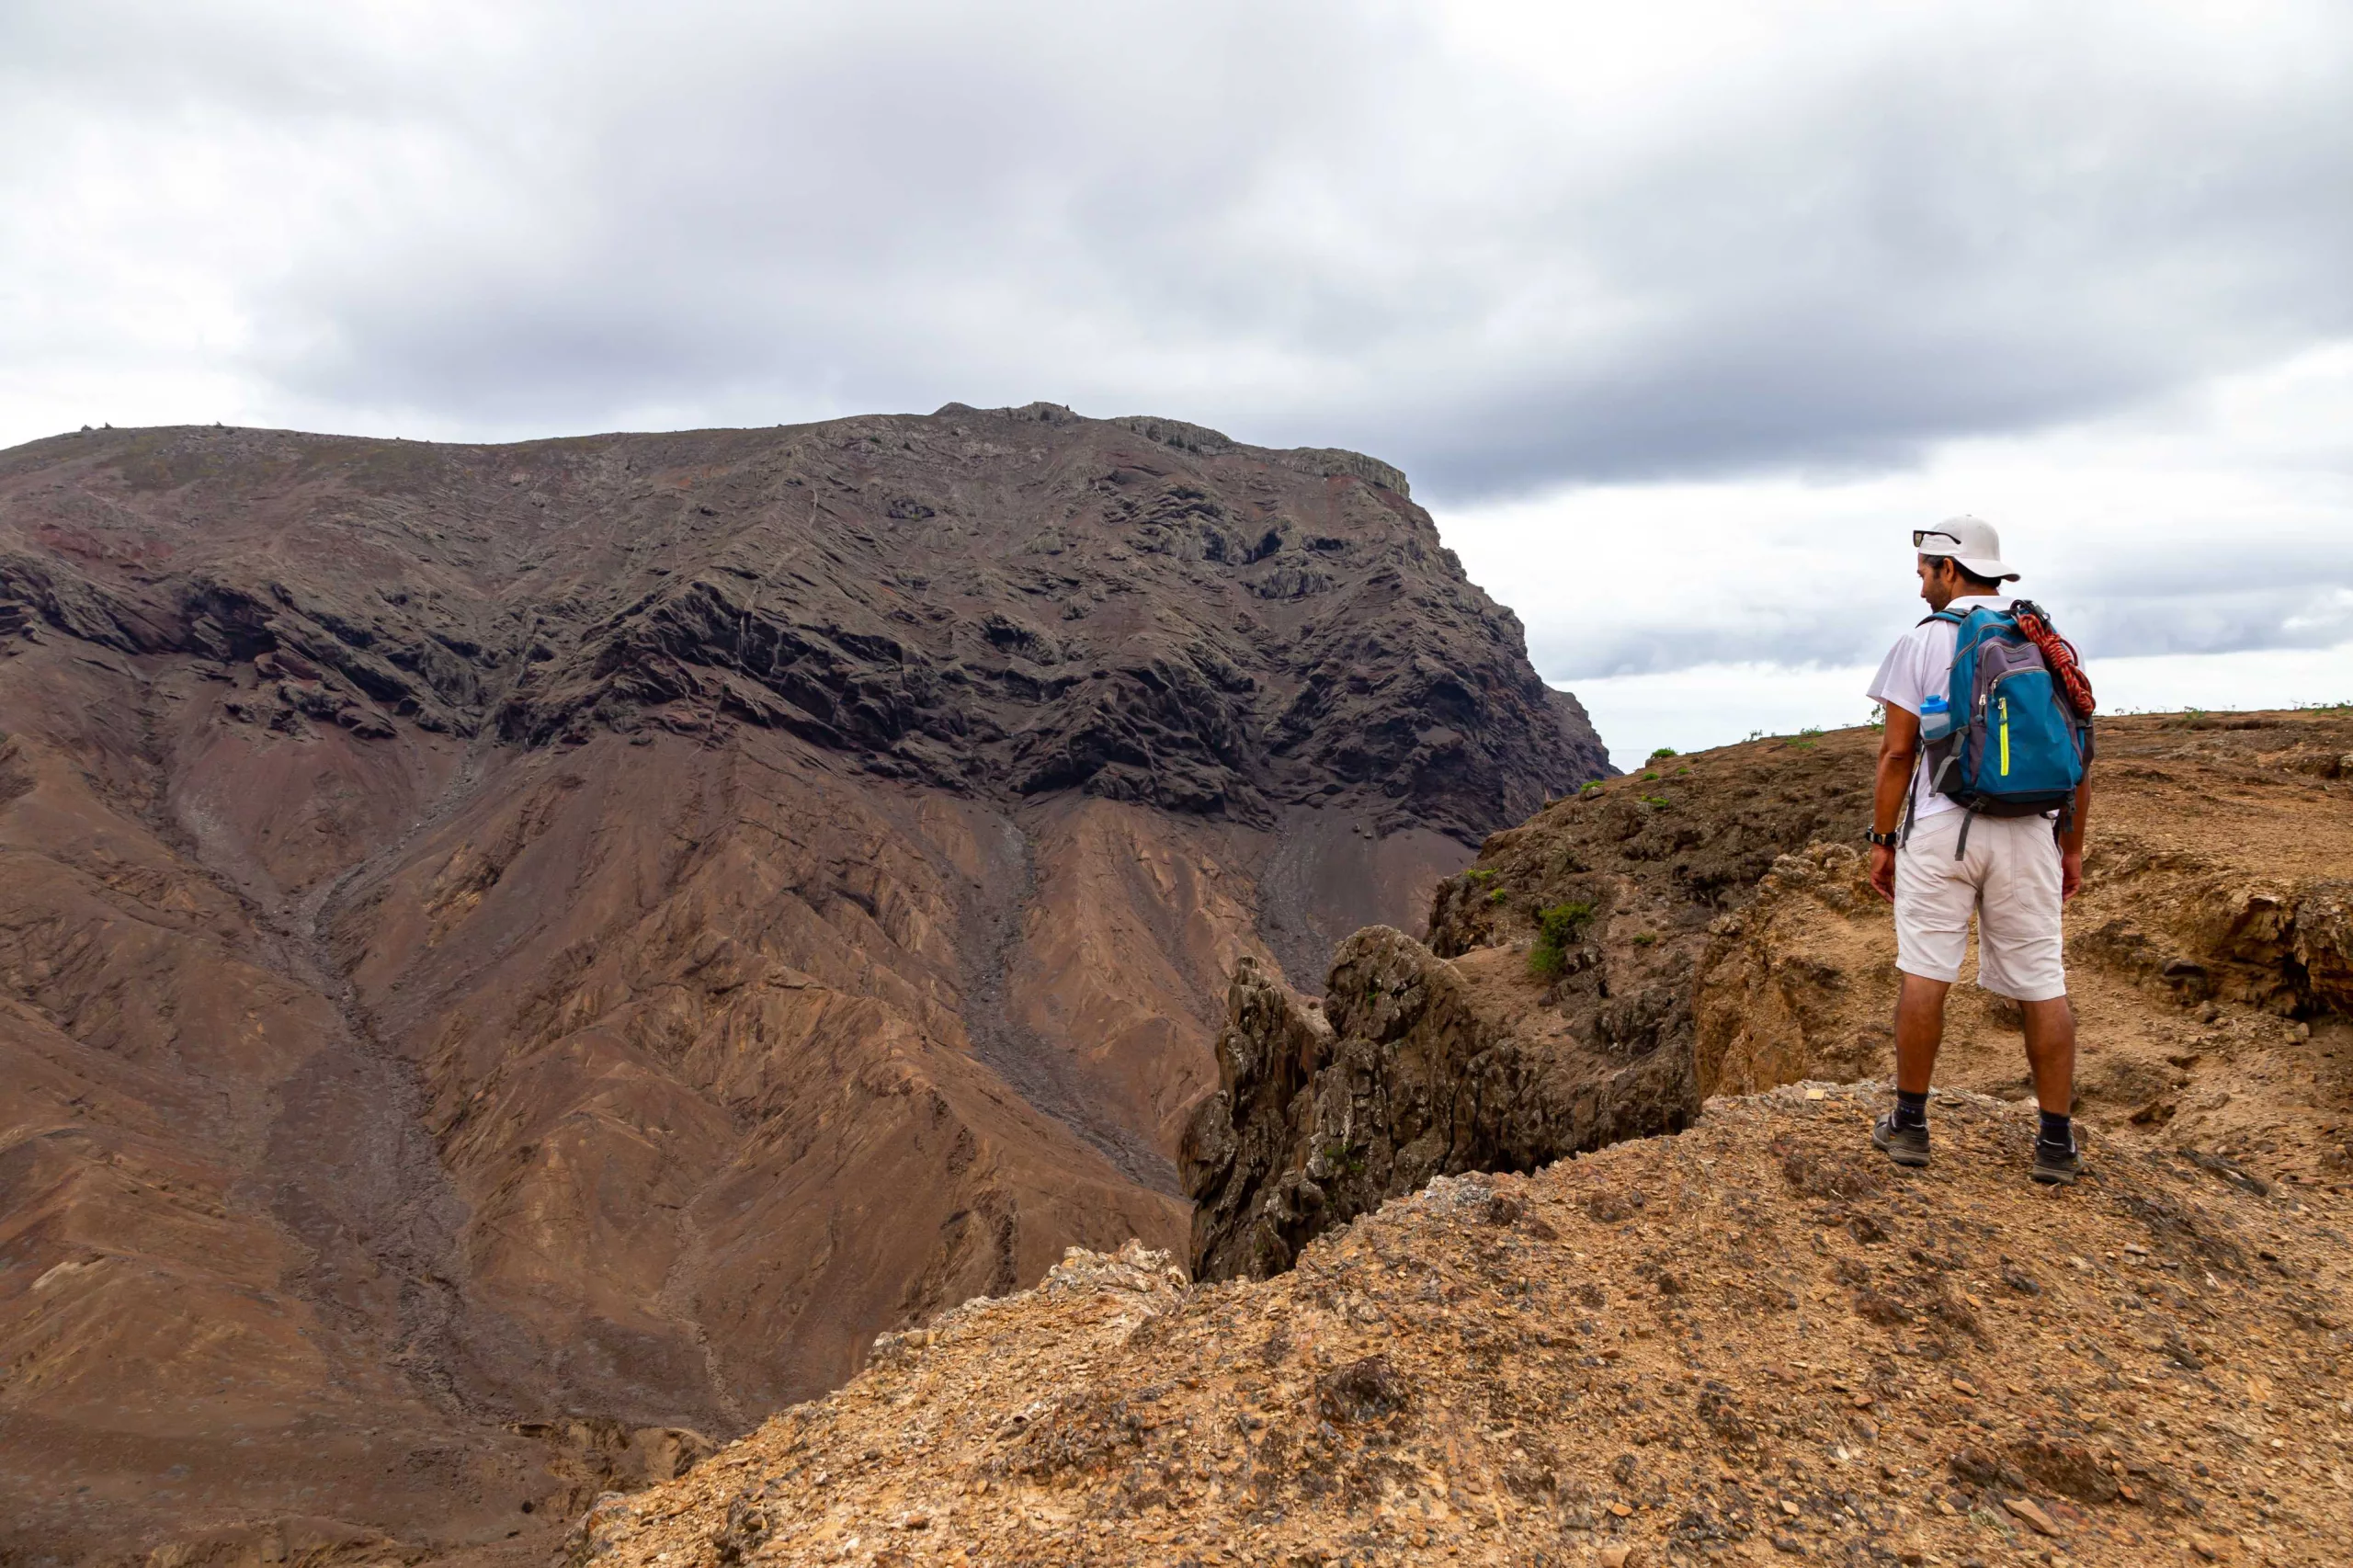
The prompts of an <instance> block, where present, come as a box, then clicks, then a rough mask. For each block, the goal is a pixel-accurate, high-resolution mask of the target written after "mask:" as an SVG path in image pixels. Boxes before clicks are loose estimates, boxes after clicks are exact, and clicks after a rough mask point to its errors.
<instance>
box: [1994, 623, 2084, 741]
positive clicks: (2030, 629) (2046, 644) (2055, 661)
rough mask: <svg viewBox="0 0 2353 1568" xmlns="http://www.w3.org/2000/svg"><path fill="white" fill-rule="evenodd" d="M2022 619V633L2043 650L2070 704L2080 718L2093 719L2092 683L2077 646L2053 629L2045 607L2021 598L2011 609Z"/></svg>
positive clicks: (2054, 677) (2020, 627) (2053, 676)
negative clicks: (2044, 610)
mask: <svg viewBox="0 0 2353 1568" xmlns="http://www.w3.org/2000/svg"><path fill="white" fill-rule="evenodd" d="M2010 613H2011V614H2012V615H2014V616H2016V617H2017V618H2018V631H2019V632H2020V634H2022V635H2023V636H2024V637H2025V638H2026V640H2027V641H2028V642H2031V643H2033V644H2034V645H2035V646H2036V647H2038V648H2040V649H2041V650H2042V657H2043V659H2044V660H2045V661H2046V662H2047V663H2048V664H2049V665H2051V676H2052V679H2054V680H2056V681H2057V682H2058V683H2059V689H2060V690H2062V691H2063V692H2065V693H2066V694H2067V701H2068V703H2069V705H2070V706H2072V707H2073V708H2074V709H2075V713H2076V715H2077V716H2078V717H2079V718H2085V719H2088V718H2090V717H2091V716H2092V681H2091V677H2090V676H2087V675H2086V674H2084V662H2083V660H2082V659H2080V658H2078V657H2077V656H2076V653H2075V644H2074V643H2073V642H2068V641H2067V640H2066V639H2065V638H2064V637H2062V636H2060V635H2059V633H2057V632H2056V631H2052V630H2051V618H2050V617H2049V616H2047V615H2045V614H2044V613H2043V609H2042V607H2041V606H2040V605H2039V604H2036V603H2034V602H2033V601H2031V600H2029V599H2020V600H2018V603H2016V604H2014V605H2012V606H2011V607H2010Z"/></svg>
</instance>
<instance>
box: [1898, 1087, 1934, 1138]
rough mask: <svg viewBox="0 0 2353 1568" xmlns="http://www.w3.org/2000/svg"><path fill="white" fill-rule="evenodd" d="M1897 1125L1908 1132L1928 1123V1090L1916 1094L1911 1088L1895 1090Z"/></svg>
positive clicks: (1923, 1126) (1921, 1127)
mask: <svg viewBox="0 0 2353 1568" xmlns="http://www.w3.org/2000/svg"><path fill="white" fill-rule="evenodd" d="M1895 1125H1896V1126H1898V1127H1900V1128H1902V1129H1904V1131H1906V1132H1916V1131H1920V1130H1921V1129H1923V1128H1925V1127H1927V1125H1928V1091H1927V1090H1926V1089H1922V1090H1921V1091H1920V1092H1919V1093H1918V1094H1916V1095H1915V1094H1914V1093H1913V1092H1912V1091H1911V1090H1909V1089H1898V1090H1896V1091H1895Z"/></svg>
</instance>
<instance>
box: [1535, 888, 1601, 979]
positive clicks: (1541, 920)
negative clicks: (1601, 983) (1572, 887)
mask: <svg viewBox="0 0 2353 1568" xmlns="http://www.w3.org/2000/svg"><path fill="white" fill-rule="evenodd" d="M1592 923H1593V901H1592V900H1590V899H1582V898H1573V899H1570V900H1568V901H1567V902H1566V903H1556V904H1554V905H1553V906H1552V908H1550V909H1547V910H1545V911H1544V912H1543V913H1541V914H1540V915H1537V917H1536V945H1535V946H1534V947H1532V948H1530V949H1528V972H1529V973H1530V974H1532V975H1534V976H1536V977H1537V978H1538V979H1540V980H1551V979H1552V978H1553V977H1555V976H1556V975H1558V974H1559V973H1560V972H1561V971H1563V970H1564V969H1566V968H1568V966H1569V955H1568V949H1569V944H1570V943H1572V942H1574V941H1575V940H1576V939H1577V937H1578V936H1579V935H1580V934H1581V933H1583V931H1584V930H1585V928H1586V926H1589V925H1591V924H1592Z"/></svg>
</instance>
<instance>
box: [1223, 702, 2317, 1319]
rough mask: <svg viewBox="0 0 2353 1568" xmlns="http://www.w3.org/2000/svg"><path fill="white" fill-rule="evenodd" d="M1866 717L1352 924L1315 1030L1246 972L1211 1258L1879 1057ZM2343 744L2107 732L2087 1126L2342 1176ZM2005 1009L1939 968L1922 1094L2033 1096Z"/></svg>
mask: <svg viewBox="0 0 2353 1568" xmlns="http://www.w3.org/2000/svg"><path fill="white" fill-rule="evenodd" d="M1878 739H1879V736H1878V733H1877V732H1875V731H1871V730H1850V731H1842V732H1837V733H1829V734H1815V735H1799V736H1792V737H1780V738H1774V739H1768V740H1760V741H1756V742H1752V743H1750V744H1745V745H1740V746H1733V747H1726V748H1724V749H1722V750H1721V751H1716V752H1709V753H1704V754H1701V755H1699V756H1688V757H1673V756H1667V757H1659V758H1654V759H1653V763H1652V766H1651V767H1648V768H1646V769H1644V770H1643V772H1642V773H1641V774H1640V775H1638V776H1635V777H1632V778H1624V779H1617V780H1611V781H1609V782H1608V783H1606V784H1602V785H1597V786H1594V787H1592V788H1590V789H1588V790H1586V791H1583V792H1581V793H1580V794H1579V795H1578V796H1577V797H1576V798H1574V799H1570V800H1563V801H1556V802H1554V803H1553V804H1552V805H1551V806H1549V807H1547V808H1546V809H1545V810H1544V811H1543V812H1540V813H1539V814H1538V815H1537V816H1536V817H1535V818H1533V819H1531V820H1530V821H1529V822H1528V823H1526V824H1522V825H1521V826H1519V827H1517V828H1514V829H1511V830H1508V831H1506V832H1503V833H1499V834H1496V835H1493V836H1492V837H1490V838H1489V839H1488V840H1487V842H1486V845H1485V846H1484V848H1483V851H1482V853H1481V855H1480V858H1479V860H1478V862H1477V863H1476V864H1475V865H1473V866H1472V867H1471V868H1470V869H1467V870H1465V871H1463V872H1462V873H1461V874H1460V875H1458V876H1456V877H1453V878H1450V879H1449V880H1447V881H1444V882H1442V883H1441V884H1440V885H1439V887H1438V892H1437V894H1436V896H1435V898H1434V900H1433V904H1432V911H1431V915H1430V926H1429V949H1428V950H1427V951H1426V950H1425V949H1422V948H1421V947H1420V946H1419V945H1417V944H1415V943H1412V942H1410V941H1408V940H1407V939H1406V938H1404V937H1401V936H1399V935H1398V934H1397V933H1395V932H1394V931H1383V930H1373V931H1367V932H1364V933H1361V934H1360V935H1359V936H1358V937H1356V938H1354V939H1352V940H1351V941H1349V942H1347V943H1346V944H1344V945H1343V947H1342V948H1341V949H1340V951H1341V955H1342V960H1343V962H1342V964H1341V965H1340V966H1338V967H1336V969H1335V971H1334V972H1333V976H1332V980H1331V983H1330V989H1329V994H1328V995H1327V996H1326V998H1325V999H1324V1004H1323V1006H1324V1009H1325V1010H1326V1012H1328V1022H1327V1021H1326V1017H1325V1016H1324V1014H1319V1013H1318V1012H1317V1011H1316V1010H1315V1009H1314V1008H1313V1007H1311V1006H1306V1005H1304V1004H1302V1003H1301V1002H1300V1001H1299V1000H1298V999H1296V998H1294V997H1291V996H1290V995H1289V994H1288V993H1287V992H1286V991H1285V989H1284V988H1283V987H1282V986H1281V985H1280V984H1279V983H1276V982H1274V981H1273V980H1271V979H1270V978H1269V977H1267V976H1266V975H1264V974H1262V973H1259V972H1257V971H1246V970H1245V971H1242V972H1240V973H1238V974H1237V975H1236V977H1235V981H1234V984H1233V988H1232V991H1231V993H1230V994H1229V1003H1228V1021H1227V1025H1226V1028H1225V1031H1224V1032H1223V1033H1222V1035H1221V1036H1220V1038H1219V1045H1218V1059H1219V1070H1220V1089H1219V1092H1218V1093H1217V1094H1216V1095H1214V1096H1211V1097H1210V1098H1209V1099H1208V1100H1206V1101H1205V1102H1204V1104H1203V1105H1202V1107H1201V1108H1200V1110H1199V1113H1198V1114H1197V1116H1196V1118H1195V1120H1194V1121H1193V1123H1192V1127H1191V1130H1190V1132H1189V1134H1188V1142H1187V1144H1186V1147H1185V1151H1184V1156H1185V1161H1186V1165H1185V1171H1186V1176H1187V1181H1188V1191H1189V1192H1190V1193H1191V1194H1192V1196H1193V1197H1194V1198H1195V1199H1197V1205H1198V1206H1197V1208H1196V1210H1195V1211H1194V1222H1193V1241H1194V1260H1195V1266H1196V1267H1197V1268H1198V1269H1199V1270H1200V1271H1201V1272H1202V1273H1203V1274H1204V1275H1205V1276H1208V1277H1217V1278H1222V1277H1225V1276H1230V1275H1236V1274H1254V1275H1255V1274H1265V1273H1267V1272H1269V1271H1272V1270H1277V1269H1280V1268H1282V1267H1287V1266H1288V1264H1289V1261H1290V1259H1291V1258H1292V1257H1294V1256H1297V1254H1298V1251H1299V1248H1300V1247H1301V1245H1302V1243H1303V1242H1304V1241H1305V1240H1306V1239H1307V1238H1309V1237H1312V1236H1313V1235H1315V1234H1318V1233H1321V1232H1323V1231H1324V1230H1327V1229H1330V1228H1332V1227H1333V1226H1336V1225H1339V1224H1343V1223H1346V1222H1347V1221H1349V1220H1350V1219H1352V1218H1354V1217H1355V1216H1357V1215H1358V1214H1361V1213H1364V1212H1366V1211H1367V1210H1370V1209H1371V1208H1374V1207H1377V1206H1378V1205H1379V1203H1380V1202H1381V1200H1382V1199H1385V1198H1389V1197H1393V1196H1396V1195H1398V1194H1401V1193H1404V1192H1408V1191H1411V1190H1413V1188H1414V1187H1415V1185H1416V1184H1417V1183H1419V1182H1421V1181H1424V1180H1427V1179H1428V1177H1429V1176H1432V1175H1434V1174H1437V1173H1438V1172H1441V1171H1463V1170H1474V1169H1493V1170H1526V1169H1529V1168H1532V1167H1533V1165H1538V1164H1541V1163H1542V1162H1544V1161H1546V1160H1550V1159H1557V1158H1559V1157H1561V1156H1563V1155H1565V1154H1567V1153H1573V1152H1575V1151H1576V1150H1579V1149H1583V1148H1589V1147H1592V1146H1593V1144H1594V1142H1596V1141H1598V1140H1603V1139H1608V1138H1617V1137H1625V1136H1630V1135H1635V1134H1640V1133H1643V1132H1648V1131H1659V1130H1662V1129H1664V1128H1666V1127H1670V1126H1674V1125H1679V1124H1680V1121H1679V1120H1678V1118H1688V1114H1689V1108H1691V1107H1694V1106H1696V1105H1697V1104H1698V1102H1699V1099H1701V1098H1702V1097H1704V1096H1713V1095H1720V1094H1742V1093H1753V1092H1757V1091H1760V1090H1765V1089H1769V1088H1771V1087H1773V1086H1775V1085H1781V1084H1788V1083H1791V1082H1795V1081H1798V1080H1801V1079H1809V1078H1811V1079H1828V1080H1832V1081H1840V1082H1843V1081H1849V1080H1853V1079H1858V1078H1865V1077H1883V1076H1887V1075H1890V1074H1892V1072H1893V1030H1892V1028H1891V1023H1890V1021H1891V1019H1892V1017H1893V1009H1894V1003H1895V994H1896V990H1897V984H1898V977H1897V975H1896V971H1895V967H1894V958H1895V952H1894V937H1893V928H1892V925H1891V922H1890V920H1889V916H1888V910H1887V905H1886V904H1885V903H1883V902H1882V901H1881V899H1880V898H1879V896H1878V895H1877V894H1876V893H1875V892H1872V890H1871V888H1870V883H1869V881H1868V876H1867V872H1868V861H1867V859H1866V857H1865V855H1864V853H1863V851H1862V848H1861V846H1860V845H1859V843H1858V842H1857V841H1858V840H1859V837H1860V835H1861V833H1862V830H1863V827H1864V826H1865V825H1866V822H1865V818H1866V813H1867V812H1868V810H1869V805H1870V794H1869V791H1870V780H1871V777H1872V773H1871V763H1872V757H1873V756H1874V754H1875V752H1876V749H1877V743H1878ZM2348 746H2353V718H2348V717H2347V715H2345V714H2342V713H2336V712H2312V713H2302V714H2275V715H2249V716H2243V717H2235V718H2232V719H2229V720H2215V719H2211V718H2207V717H2201V716H2185V717H2143V718H2128V719H2115V720H2105V721H2103V722H2102V729H2101V748H2102V749H2101V762H2100V765H2099V772H2098V776H2097V780H2096V793H2095V798H2094V804H2093V808H2092V810H2093V816H2092V824H2093V832H2092V841H2091V849H2090V853H2089V854H2088V856H2087V858H2086V882H2085V887H2084V890H2083V892H2081V893H2080V894H2079V895H2078V896H2077V898H2076V899H2075V902H2074V903H2073V904H2072V905H2071V906H2070V908H2069V912H2068V915H2067V929H2068V963H2069V968H2070V993H2071V995H2072V997H2073V999H2074V1001H2075V1006H2076V1010H2077V1013H2078V1015H2079V1017H2080V1018H2081V1019H2082V1034H2083V1044H2082V1047H2081V1054H2080V1056H2079V1061H2078V1073H2077V1085H2078V1095H2079V1099H2078V1106H2077V1108H2078V1112H2079V1114H2081V1115H2082V1116H2083V1117H2084V1118H2086V1120H2087V1121H2088V1122H2090V1123H2091V1124H2093V1125H2095V1126H2100V1125H2105V1126H2109V1127H2118V1126H2137V1127H2142V1128H2165V1129H2167V1130H2168V1135H2169V1136H2171V1137H2173V1138H2175V1139H2177V1140H2180V1141H2183V1142H2189V1141H2202V1142H2207V1143H2216V1144H2222V1145H2224V1146H2228V1147H2232V1148H2245V1147H2248V1146H2253V1147H2256V1148H2258V1149H2266V1150H2273V1151H2279V1150H2284V1149H2286V1148H2289V1147H2291V1146H2294V1145H2296V1144H2298V1143H2302V1144H2303V1145H2304V1146H2305V1147H2306V1149H2307V1150H2308V1152H2309V1153H2310V1155H2311V1158H2312V1161H2313V1162H2314V1163H2313V1164H2312V1165H2308V1166H2307V1167H2306V1168H2308V1169H2311V1170H2313V1171H2314V1172H2315V1173H2316V1174H2325V1173H2326V1172H2329V1171H2335V1170H2338V1169H2342V1168H2347V1167H2348V1166H2353V1153H2348V1152H2347V1148H2346V1145H2345V1138H2344V1132H2343V1128H2344V1125H2345V1124H2344V1122H2343V1120H2342V1119H2341V1118H2340V1116H2339V1114H2338V1112H2337V1110H2336V1108H2335V1107H2336V1095H2337V1094H2338V1093H2339V1092H2340V1091H2337V1090H2335V1089H2330V1088H2326V1087H2324V1086H2323V1085H2326V1084H2328V1083H2329V1082H2330V1081H2331V1076H2332V1074H2331V1069H2330V1068H2329V1067H2328V1066H2327V1064H2328V1063H2330V1062H2334V1061H2335V1060H2336V1057H2334V1056H2333V1055H2331V1054H2330V1051H2332V1050H2334V1049H2336V1048H2335V1047H2329V1048H2323V1047H2321V1046H2318V1045H2316V1044H2314V1043H2313V1041H2314V1040H2315V1039H2316V1038H2317V1037H2316V1034H2315V1031H2320V1032H2321V1033H2323V1034H2330V1035H2331V1038H2335V1039H2340V1040H2341V1039H2343V1038H2344V1037H2343V1036H2342V1035H2340V1034H2333V1033H2332V1031H2337V1030H2343V1029H2345V1028H2346V1027H2347V1026H2345V1025H2344V1024H2343V1022H2342V1021H2341V1020H2343V1018H2344V1017H2346V1014H2347V995H2348V992H2347V974H2348V972H2353V971H2348V965H2347V959H2346V954H2347V952H2348V950H2353V948H2348V939H2347V915H2346V910H2347V896H2346V889H2347V886H2348V879H2349V878H2353V811H2348V810H2347V805H2348V804H2353V777H2348V773H2347V767H2346V766H2345V764H2344V762H2343V760H2342V759H2343V758H2344V756H2346V755H2347V749H2348ZM1343 971H1345V972H1343ZM1383 998H1394V999H1395V1000H1394V1001H1393V1002H1391V1001H1384V1000H1382V999H1383ZM2019 1028H2020V1015H2019V1012H2018V1007H2017V1006H2016V1005H2015V1004H2014V1003H2010V1002H2008V1001H2006V999H2004V998H2001V997H1996V996H1993V995H1990V994H1987V993H1984V992H1983V991H1980V990H1979V989H1977V987H1976V986H1974V985H1973V984H1969V983H1963V984H1961V985H1960V986H1957V987H1956V988H1955V989H1954V991H1953V993H1952V994H1951V997H1950V999H1949V1004H1948V1011H1947V1028H1946V1044H1945V1049H1944V1052H1943V1054H1942V1056H1941V1057H1940V1060H1939V1078H1938V1082H1939V1084H1940V1085H1946V1086H1960V1087H1968V1088H1974V1089H1978V1090H1982V1091H1987V1092H1992V1093H1997V1094H2001V1095H2004V1096H2023V1095H2025V1094H2026V1093H2027V1092H2028V1087H2029V1085H2028V1082H2027V1077H2026V1072H2025V1062H2024V1060H2023V1054H2022V1051H2021V1050H2020V1047H2019V1040H2018V1030H2019ZM2315 1127H2317V1129H2318V1131H2317V1134H2315V1132H2314V1131H2313V1130H2314V1129H2315ZM2330 1161H2334V1162H2336V1164H2334V1165H2331V1164H2328V1163H2327V1162H2330Z"/></svg>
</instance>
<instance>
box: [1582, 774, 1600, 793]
mask: <svg viewBox="0 0 2353 1568" xmlns="http://www.w3.org/2000/svg"><path fill="white" fill-rule="evenodd" d="M1577 793H1578V794H1579V795H1598V794H1600V793H1601V780H1600V779H1598V778H1588V779H1586V782H1585V788H1584V789H1582V790H1578V791H1577Z"/></svg>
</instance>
